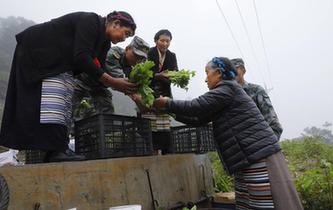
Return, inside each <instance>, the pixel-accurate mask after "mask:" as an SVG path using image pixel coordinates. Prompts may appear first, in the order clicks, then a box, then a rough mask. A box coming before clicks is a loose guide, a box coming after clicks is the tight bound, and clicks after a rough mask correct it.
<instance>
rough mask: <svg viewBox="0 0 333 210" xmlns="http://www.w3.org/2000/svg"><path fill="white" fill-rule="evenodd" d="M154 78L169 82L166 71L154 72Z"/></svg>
mask: <svg viewBox="0 0 333 210" xmlns="http://www.w3.org/2000/svg"><path fill="white" fill-rule="evenodd" d="M154 78H155V79H156V80H161V81H165V82H170V79H169V76H168V75H167V73H166V72H164V71H163V72H160V73H156V74H155V77H154Z"/></svg>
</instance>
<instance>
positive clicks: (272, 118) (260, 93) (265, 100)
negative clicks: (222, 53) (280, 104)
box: [231, 58, 283, 139]
mask: <svg viewBox="0 0 333 210" xmlns="http://www.w3.org/2000/svg"><path fill="white" fill-rule="evenodd" d="M231 62H232V64H233V65H234V66H235V68H236V70H237V77H236V80H237V82H238V83H239V84H240V85H241V86H242V87H243V89H244V90H245V92H246V93H247V94H248V95H249V96H250V97H251V98H252V100H253V101H254V102H255V103H256V104H257V107H258V108H259V110H260V112H261V114H262V115H263V116H264V118H265V120H266V122H267V123H268V124H269V126H270V127H271V128H272V129H273V131H274V133H275V135H276V136H277V137H278V139H280V137H281V134H282V131H283V129H282V126H281V124H280V122H279V119H278V117H277V115H276V112H275V111H274V108H273V105H272V102H271V100H270V99H269V96H268V94H267V93H266V91H265V89H264V88H263V87H261V86H260V85H257V84H253V83H248V82H247V81H246V80H245V79H244V75H245V72H246V69H245V65H244V61H243V59H241V58H235V59H232V60H231Z"/></svg>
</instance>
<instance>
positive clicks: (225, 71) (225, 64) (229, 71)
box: [211, 57, 237, 80]
mask: <svg viewBox="0 0 333 210" xmlns="http://www.w3.org/2000/svg"><path fill="white" fill-rule="evenodd" d="M211 62H212V64H213V67H214V68H217V69H218V70H219V71H220V72H221V74H222V77H223V79H226V80H232V79H235V78H236V76H237V71H236V70H235V67H234V66H233V65H232V63H231V62H230V60H229V59H228V58H225V57H214V58H213V59H212V61H211Z"/></svg>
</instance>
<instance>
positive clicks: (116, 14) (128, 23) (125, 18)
mask: <svg viewBox="0 0 333 210" xmlns="http://www.w3.org/2000/svg"><path fill="white" fill-rule="evenodd" d="M106 20H107V22H109V23H111V22H113V21H115V20H119V21H120V26H125V27H130V28H131V29H132V30H133V32H134V33H135V29H136V24H135V22H134V19H133V18H132V16H131V15H130V14H128V13H127V12H124V11H113V12H111V13H109V14H108V15H107V16H106Z"/></svg>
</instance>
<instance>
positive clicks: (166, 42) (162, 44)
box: [155, 34, 171, 53]
mask: <svg viewBox="0 0 333 210" xmlns="http://www.w3.org/2000/svg"><path fill="white" fill-rule="evenodd" d="M170 42H171V38H170V37H169V36H167V35H163V34H162V35H161V36H160V37H159V39H158V40H157V41H156V42H155V44H156V47H157V49H158V50H159V51H160V52H162V53H165V52H166V51H167V50H168V48H169V46H170Z"/></svg>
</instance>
